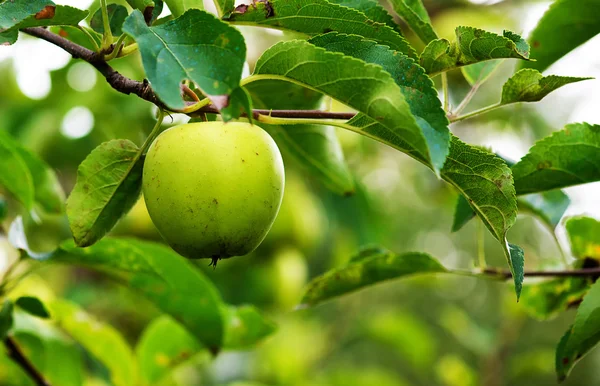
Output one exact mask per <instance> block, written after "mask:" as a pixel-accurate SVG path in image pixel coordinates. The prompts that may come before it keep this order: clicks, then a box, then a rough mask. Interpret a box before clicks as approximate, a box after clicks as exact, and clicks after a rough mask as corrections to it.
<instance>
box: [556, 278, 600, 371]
mask: <svg viewBox="0 0 600 386" xmlns="http://www.w3.org/2000/svg"><path fill="white" fill-rule="evenodd" d="M598 342H600V281H596V282H595V283H594V284H593V285H592V286H591V288H590V290H589V291H588V293H587V294H586V295H585V296H584V298H583V301H582V302H581V304H580V305H579V308H578V309H577V314H576V315H575V322H574V323H573V327H572V328H571V329H570V330H569V331H568V332H567V333H566V334H565V336H564V337H563V338H562V339H561V341H560V343H559V345H558V347H557V349H556V365H557V366H556V372H557V375H558V378H559V380H564V379H565V378H566V377H567V375H569V372H570V371H571V369H572V368H573V366H574V365H575V364H576V363H577V362H578V361H579V360H580V359H581V358H583V357H584V356H585V355H586V354H587V353H588V352H589V351H590V350H592V349H593V348H594V347H595V346H596V345H597V344H598Z"/></svg>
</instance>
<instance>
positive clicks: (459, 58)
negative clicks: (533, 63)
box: [420, 27, 529, 76]
mask: <svg viewBox="0 0 600 386" xmlns="http://www.w3.org/2000/svg"><path fill="white" fill-rule="evenodd" d="M503 58H513V59H525V60H527V59H529V46H528V45H527V43H526V42H525V41H524V40H523V39H522V38H521V37H520V36H519V35H517V34H515V33H512V32H510V31H504V33H503V36H500V35H496V34H494V33H492V32H487V31H484V30H481V29H477V28H473V27H457V28H456V41H455V42H452V43H450V42H449V41H448V40H446V39H437V40H433V41H431V42H430V43H429V44H428V45H427V47H425V50H424V51H423V53H422V54H421V58H420V62H421V66H423V68H425V70H426V71H427V73H428V74H429V75H431V76H433V75H436V74H438V73H440V72H444V71H449V70H452V69H454V68H458V67H462V66H467V65H470V64H474V63H478V62H482V61H486V60H491V59H503Z"/></svg>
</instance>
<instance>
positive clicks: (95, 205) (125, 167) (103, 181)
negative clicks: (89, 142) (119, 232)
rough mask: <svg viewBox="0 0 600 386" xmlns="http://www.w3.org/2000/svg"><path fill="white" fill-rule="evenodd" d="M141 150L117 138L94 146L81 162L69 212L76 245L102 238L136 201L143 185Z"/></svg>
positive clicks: (83, 244)
mask: <svg viewBox="0 0 600 386" xmlns="http://www.w3.org/2000/svg"><path fill="white" fill-rule="evenodd" d="M141 155H142V154H141V150H140V149H139V148H138V147H137V146H136V145H135V144H134V143H133V142H131V141H129V140H126V139H115V140H112V141H108V142H104V143H103V144H101V145H100V146H98V147H97V148H96V149H94V150H93V151H92V152H91V153H90V154H89V155H88V156H87V158H86V159H85V160H84V161H83V162H82V163H81V164H80V165H79V169H78V170H77V182H76V184H75V187H74V188H73V191H72V192H71V195H70V196H69V199H68V200H67V215H68V217H69V224H70V225H71V231H72V232H73V238H74V239H75V242H76V243H77V245H79V246H82V247H85V246H89V245H92V244H94V243H95V242H96V241H98V240H100V239H101V238H102V237H103V236H104V235H105V234H106V233H107V232H108V231H110V230H111V229H112V227H113V226H114V225H115V224H116V223H117V221H118V220H119V218H121V216H122V215H124V214H125V213H127V212H128V211H129V209H131V207H132V206H133V204H135V202H136V201H137V199H138V197H139V195H140V191H141V187H142V168H143V160H142V158H141Z"/></svg>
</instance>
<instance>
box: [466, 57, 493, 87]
mask: <svg viewBox="0 0 600 386" xmlns="http://www.w3.org/2000/svg"><path fill="white" fill-rule="evenodd" d="M503 62H504V60H503V59H498V60H488V61H485V62H479V63H475V64H470V65H468V66H464V67H461V68H460V69H461V71H462V73H463V76H464V77H465V79H466V80H467V82H469V84H470V85H471V86H474V85H476V84H477V85H481V84H483V83H485V81H487V80H488V79H489V77H490V76H491V75H492V74H493V73H494V71H496V69H497V68H498V66H500V65H501V64H502V63H503Z"/></svg>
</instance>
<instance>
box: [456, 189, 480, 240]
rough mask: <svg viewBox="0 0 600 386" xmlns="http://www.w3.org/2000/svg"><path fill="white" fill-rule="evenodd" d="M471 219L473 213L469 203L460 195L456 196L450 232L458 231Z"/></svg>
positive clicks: (473, 215)
mask: <svg viewBox="0 0 600 386" xmlns="http://www.w3.org/2000/svg"><path fill="white" fill-rule="evenodd" d="M473 217H475V212H474V211H473V208H471V205H469V201H467V199H466V198H465V196H463V195H462V194H461V195H459V196H458V199H457V200H456V209H455V210H454V222H453V223H452V232H456V231H458V230H460V229H461V228H462V227H463V226H465V224H466V223H468V222H469V221H470V220H471V219H472V218H473Z"/></svg>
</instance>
